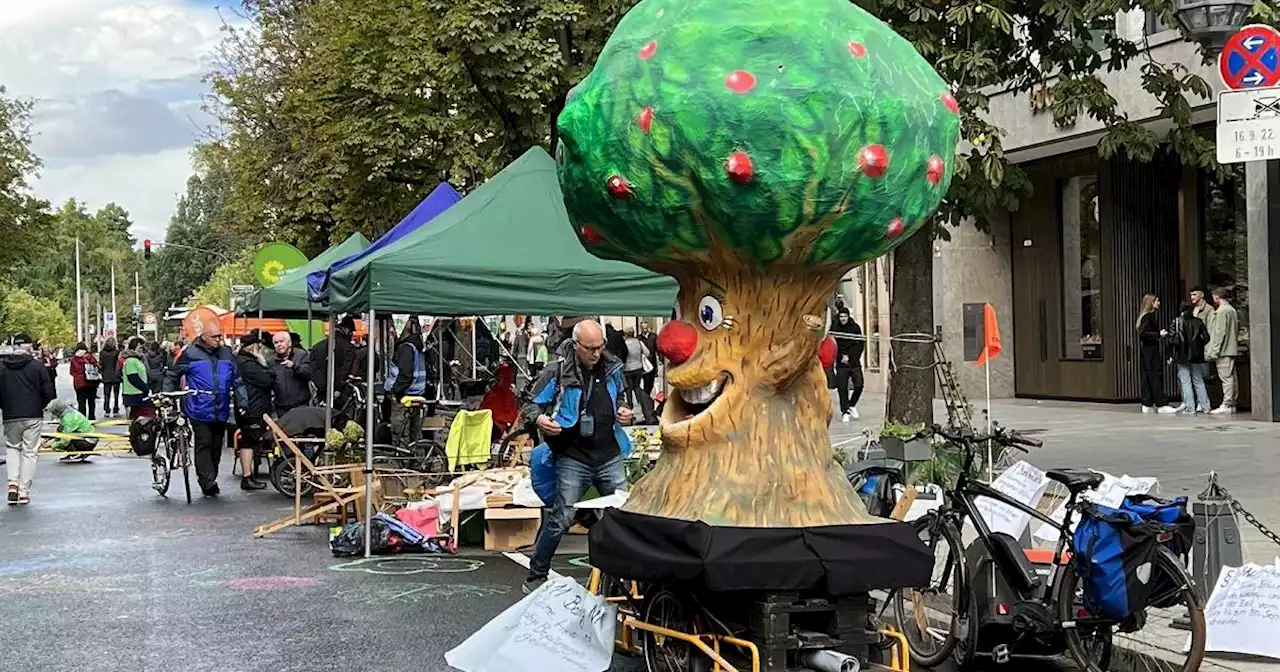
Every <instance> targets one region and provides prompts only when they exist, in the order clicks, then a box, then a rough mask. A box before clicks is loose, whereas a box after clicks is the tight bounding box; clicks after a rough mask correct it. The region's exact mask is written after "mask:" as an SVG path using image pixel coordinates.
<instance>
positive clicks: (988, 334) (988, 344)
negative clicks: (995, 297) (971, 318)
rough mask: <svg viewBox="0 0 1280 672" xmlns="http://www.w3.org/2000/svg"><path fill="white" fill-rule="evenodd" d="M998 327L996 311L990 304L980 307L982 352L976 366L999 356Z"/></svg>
mask: <svg viewBox="0 0 1280 672" xmlns="http://www.w3.org/2000/svg"><path fill="white" fill-rule="evenodd" d="M1000 350H1001V348H1000V325H999V324H998V323H997V322H996V309H995V308H993V307H992V306H991V304H989V303H986V304H983V305H982V352H981V353H979V354H978V366H982V365H983V364H986V363H987V360H989V359H991V358H992V357H995V356H997V355H999V354H1000Z"/></svg>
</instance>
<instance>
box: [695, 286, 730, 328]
mask: <svg viewBox="0 0 1280 672" xmlns="http://www.w3.org/2000/svg"><path fill="white" fill-rule="evenodd" d="M698 322H699V323H701V324H702V328H703V329H706V330H707V331H711V330H713V329H716V328H718V327H719V326H720V325H721V324H723V323H724V309H723V308H721V307H720V299H717V298H716V297H714V296H711V295H709V294H708V295H707V296H704V297H702V300H701V301H699V302H698Z"/></svg>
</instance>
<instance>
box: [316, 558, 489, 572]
mask: <svg viewBox="0 0 1280 672" xmlns="http://www.w3.org/2000/svg"><path fill="white" fill-rule="evenodd" d="M481 567H484V561H483V560H472V559H468V558H436V557H430V556H414V557H403V558H360V559H359V560H353V561H351V562H344V563H342V564H339V565H330V566H329V569H331V570H333V571H335V572H364V573H366V574H379V575H384V576H403V575H406V574H461V573H464V572H474V571H476V570H477V569H480V568H481Z"/></svg>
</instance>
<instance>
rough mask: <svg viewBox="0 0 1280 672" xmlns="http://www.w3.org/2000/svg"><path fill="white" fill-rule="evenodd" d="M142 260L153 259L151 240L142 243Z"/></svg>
mask: <svg viewBox="0 0 1280 672" xmlns="http://www.w3.org/2000/svg"><path fill="white" fill-rule="evenodd" d="M142 258H143V259H150V258H151V240H150V239H148V240H144V241H142Z"/></svg>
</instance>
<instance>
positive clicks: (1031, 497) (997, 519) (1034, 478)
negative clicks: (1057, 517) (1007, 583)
mask: <svg viewBox="0 0 1280 672" xmlns="http://www.w3.org/2000/svg"><path fill="white" fill-rule="evenodd" d="M1049 482H1050V481H1049V479H1048V478H1046V477H1045V475H1044V472H1043V471H1041V470H1039V469H1037V468H1036V467H1034V466H1032V465H1031V464H1030V463H1028V462H1025V461H1023V462H1018V463H1017V464H1015V465H1013V466H1012V467H1009V468H1008V469H1006V470H1005V471H1004V473H1002V474H1000V475H999V476H997V477H996V480H995V481H993V482H992V483H991V487H992V488H994V489H996V490H999V491H1000V492H1001V493H1003V494H1005V495H1008V496H1009V498H1010V499H1013V500H1014V501H1016V502H1021V503H1023V504H1026V505H1027V506H1030V507H1032V508H1035V507H1036V505H1038V504H1039V503H1040V500H1041V499H1042V498H1043V497H1044V491H1045V490H1047V489H1048V488H1049ZM974 506H975V507H976V508H977V509H978V512H979V513H981V514H982V518H983V519H984V520H986V521H987V526H988V527H990V528H991V531H992V532H1003V533H1004V534H1007V535H1009V536H1011V537H1013V538H1014V539H1017V538H1019V537H1021V536H1022V531H1023V530H1025V529H1026V528H1027V525H1028V524H1030V522H1031V514H1029V513H1024V512H1022V511H1019V510H1018V509H1015V508H1013V507H1012V506H1009V505H1008V504H1002V503H1000V502H997V501H995V500H993V499H991V498H989V497H979V498H978V499H977V500H976V501H975V502H974Z"/></svg>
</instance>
